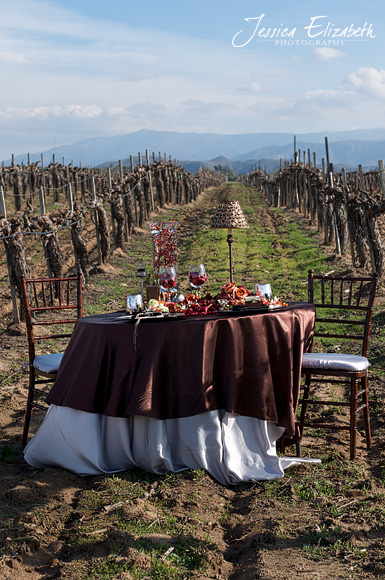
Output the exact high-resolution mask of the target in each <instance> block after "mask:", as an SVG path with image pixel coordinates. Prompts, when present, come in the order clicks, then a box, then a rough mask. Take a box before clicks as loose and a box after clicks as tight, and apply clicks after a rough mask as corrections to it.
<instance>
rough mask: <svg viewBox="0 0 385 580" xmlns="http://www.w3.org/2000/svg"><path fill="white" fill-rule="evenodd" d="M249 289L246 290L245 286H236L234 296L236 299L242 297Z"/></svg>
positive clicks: (246, 294)
mask: <svg viewBox="0 0 385 580" xmlns="http://www.w3.org/2000/svg"><path fill="white" fill-rule="evenodd" d="M248 294H249V291H248V290H246V288H244V287H243V286H238V288H236V290H235V297H236V298H238V299H242V298H244V297H245V296H248Z"/></svg>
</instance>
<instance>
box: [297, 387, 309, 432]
mask: <svg viewBox="0 0 385 580" xmlns="http://www.w3.org/2000/svg"><path fill="white" fill-rule="evenodd" d="M310 382H311V375H305V386H304V390H303V397H302V405H301V414H300V417H299V423H298V425H299V434H300V439H302V436H303V430H304V424H305V422H306V417H307V408H308V405H309V399H310Z"/></svg>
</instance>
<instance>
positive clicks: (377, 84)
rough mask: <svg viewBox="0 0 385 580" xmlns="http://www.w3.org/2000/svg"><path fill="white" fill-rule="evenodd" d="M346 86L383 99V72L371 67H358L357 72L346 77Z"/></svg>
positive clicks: (384, 89) (384, 77)
mask: <svg viewBox="0 0 385 580" xmlns="http://www.w3.org/2000/svg"><path fill="white" fill-rule="evenodd" d="M346 83H347V85H348V86H350V87H352V88H353V89H355V90H356V91H358V92H363V93H368V94H370V95H372V96H373V97H378V98H380V99H384V98H385V70H383V69H382V70H377V69H375V68H373V67H370V68H365V67H360V68H359V69H358V71H357V72H355V73H352V74H350V75H349V76H348V77H347V81H346Z"/></svg>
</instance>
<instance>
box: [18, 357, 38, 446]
mask: <svg viewBox="0 0 385 580" xmlns="http://www.w3.org/2000/svg"><path fill="white" fill-rule="evenodd" d="M34 389H35V369H34V368H33V367H32V366H30V367H29V386H28V397H27V406H26V409H25V418H24V429H23V436H22V439H21V443H22V445H25V444H26V443H27V438H28V431H29V424H30V422H31V414H32V403H33V396H34Z"/></svg>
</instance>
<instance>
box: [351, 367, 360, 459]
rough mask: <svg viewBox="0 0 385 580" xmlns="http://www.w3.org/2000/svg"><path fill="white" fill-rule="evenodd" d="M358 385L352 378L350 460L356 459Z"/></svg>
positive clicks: (356, 380)
mask: <svg viewBox="0 0 385 580" xmlns="http://www.w3.org/2000/svg"><path fill="white" fill-rule="evenodd" d="M357 384H358V379H356V378H355V377H352V379H351V382H350V460H351V461H352V460H353V459H355V458H356V446H357Z"/></svg>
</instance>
